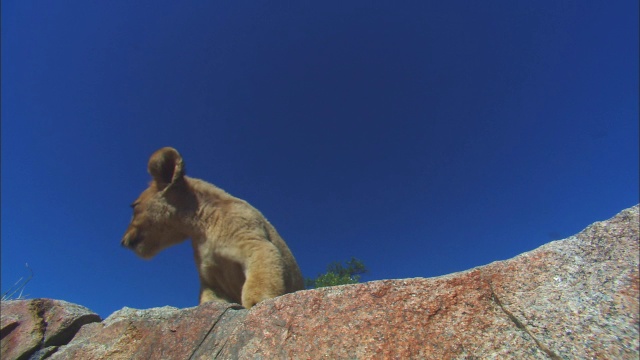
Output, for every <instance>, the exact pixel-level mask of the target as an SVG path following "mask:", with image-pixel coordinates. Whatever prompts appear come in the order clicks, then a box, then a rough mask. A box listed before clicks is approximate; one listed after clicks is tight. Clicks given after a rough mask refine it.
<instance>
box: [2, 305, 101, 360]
mask: <svg viewBox="0 0 640 360" xmlns="http://www.w3.org/2000/svg"><path fill="white" fill-rule="evenodd" d="M99 321H101V319H100V317H99V316H98V315H97V314H95V313H93V312H91V310H89V309H87V308H85V307H83V306H80V305H76V304H72V303H69V302H66V301H61V300H51V299H35V300H14V301H3V302H2V304H1V308H0V329H1V330H0V347H1V352H0V358H1V359H3V360H4V359H44V358H47V357H48V356H50V355H51V354H52V353H54V352H55V351H56V350H57V349H58V347H59V346H60V345H65V344H67V343H69V341H71V339H73V337H74V336H75V334H76V333H77V332H78V330H80V328H81V327H82V326H83V325H85V324H89V323H92V322H99Z"/></svg>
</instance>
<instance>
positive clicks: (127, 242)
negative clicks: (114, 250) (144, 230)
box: [120, 233, 140, 249]
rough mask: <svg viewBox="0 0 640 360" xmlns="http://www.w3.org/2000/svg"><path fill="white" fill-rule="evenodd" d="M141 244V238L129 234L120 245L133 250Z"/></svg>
mask: <svg viewBox="0 0 640 360" xmlns="http://www.w3.org/2000/svg"><path fill="white" fill-rule="evenodd" d="M139 242H140V238H138V237H136V236H135V234H133V233H127V234H125V235H124V237H123V238H122V241H120V245H122V246H123V247H126V248H129V249H133V248H134V247H135V246H136V244H138V243H139Z"/></svg>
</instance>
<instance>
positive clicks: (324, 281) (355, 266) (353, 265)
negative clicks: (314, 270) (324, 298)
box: [305, 257, 369, 289]
mask: <svg viewBox="0 0 640 360" xmlns="http://www.w3.org/2000/svg"><path fill="white" fill-rule="evenodd" d="M368 271H369V270H368V269H367V267H366V266H365V265H364V263H363V262H362V261H361V260H359V259H356V258H354V257H352V258H351V260H348V261H346V262H345V265H342V263H341V262H332V263H331V264H329V265H328V266H327V272H326V273H324V274H320V275H318V277H316V278H315V279H310V278H307V279H305V285H306V287H307V288H308V289H312V288H321V287H326V286H336V285H345V284H357V283H358V282H360V277H361V275H362V274H365V273H367V272H368Z"/></svg>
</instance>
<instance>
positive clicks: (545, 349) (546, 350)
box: [489, 284, 562, 360]
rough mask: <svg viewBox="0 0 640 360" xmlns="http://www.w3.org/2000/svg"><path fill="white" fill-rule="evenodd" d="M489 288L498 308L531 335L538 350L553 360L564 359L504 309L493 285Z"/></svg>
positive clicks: (519, 327)
mask: <svg viewBox="0 0 640 360" xmlns="http://www.w3.org/2000/svg"><path fill="white" fill-rule="evenodd" d="M489 287H490V288H491V299H492V300H493V301H494V302H495V303H496V304H498V306H499V307H500V309H502V312H504V313H505V314H506V315H507V317H509V319H510V320H511V321H512V322H513V323H514V324H515V325H516V327H517V328H518V329H521V330H523V331H524V332H526V333H527V334H529V336H530V337H531V338H532V339H533V341H534V342H535V343H536V346H538V348H539V349H540V350H542V351H543V352H544V353H545V354H547V356H549V357H550V358H551V359H553V360H562V358H561V357H560V356H559V355H558V354H556V353H555V352H553V351H552V350H551V349H549V348H548V347H546V346H545V345H544V344H543V343H541V342H540V340H538V339H537V338H536V337H535V336H534V335H533V334H532V333H531V331H529V329H527V327H526V326H525V325H524V324H523V323H522V322H521V321H520V320H518V318H517V317H516V316H515V315H513V313H512V312H511V311H509V310H507V308H505V307H504V305H503V304H502V301H500V298H498V295H497V294H496V293H495V291H493V285H492V284H489Z"/></svg>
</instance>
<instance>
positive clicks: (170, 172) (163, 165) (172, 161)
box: [148, 147, 185, 188]
mask: <svg viewBox="0 0 640 360" xmlns="http://www.w3.org/2000/svg"><path fill="white" fill-rule="evenodd" d="M148 170H149V174H151V176H152V177H153V180H154V181H155V182H156V183H157V184H158V185H160V186H161V187H162V188H164V187H166V186H168V185H170V184H173V183H175V182H176V181H178V180H182V178H183V177H184V171H185V170H184V163H183V161H182V156H180V153H178V150H176V149H174V148H172V147H164V148H162V149H160V150H158V151H156V152H154V153H153V155H151V158H150V159H149V165H148Z"/></svg>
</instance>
